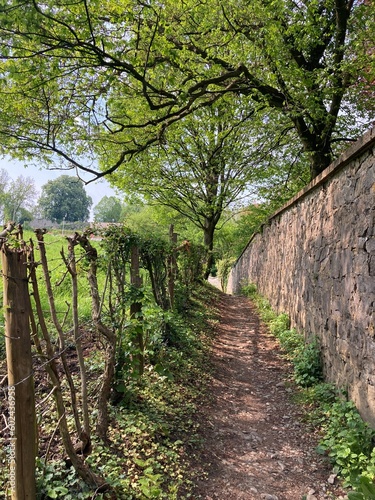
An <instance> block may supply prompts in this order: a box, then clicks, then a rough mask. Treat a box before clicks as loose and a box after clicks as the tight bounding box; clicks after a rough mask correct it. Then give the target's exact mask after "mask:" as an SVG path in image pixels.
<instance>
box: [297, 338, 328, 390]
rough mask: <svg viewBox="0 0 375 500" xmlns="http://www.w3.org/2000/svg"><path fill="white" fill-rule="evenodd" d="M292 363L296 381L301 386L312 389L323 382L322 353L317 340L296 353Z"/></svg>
mask: <svg viewBox="0 0 375 500" xmlns="http://www.w3.org/2000/svg"><path fill="white" fill-rule="evenodd" d="M296 335H298V334H297V333H296ZM292 363H293V366H294V380H295V382H296V384H298V385H299V386H301V387H310V386H312V385H315V384H317V383H319V382H320V381H321V380H323V368H322V360H321V352H320V348H319V344H318V340H317V339H316V338H314V339H313V340H312V341H311V342H310V343H308V344H306V345H305V346H304V347H303V348H302V349H301V348H300V349H297V350H296V351H295V355H294V356H293V360H292Z"/></svg>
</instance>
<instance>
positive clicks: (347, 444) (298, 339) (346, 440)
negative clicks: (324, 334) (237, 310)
mask: <svg viewBox="0 0 375 500" xmlns="http://www.w3.org/2000/svg"><path fill="white" fill-rule="evenodd" d="M242 293H243V294H244V295H247V296H249V297H251V299H252V300H253V301H254V303H255V305H256V307H257V309H258V312H259V314H260V316H261V318H262V320H263V321H264V322H265V323H266V324H267V325H268V327H269V329H270V332H271V333H272V334H273V335H274V336H275V337H276V338H277V339H278V340H279V342H280V346H281V348H282V349H283V351H284V354H285V356H286V357H287V358H288V360H289V361H290V362H291V364H292V365H293V368H294V372H293V382H294V384H295V386H296V388H297V391H296V393H295V399H296V401H297V402H299V403H301V404H302V405H303V406H304V408H305V410H306V411H305V419H306V420H307V421H308V422H309V423H310V424H311V425H312V426H313V427H314V429H315V430H316V431H317V432H318V434H319V435H320V436H321V437H320V442H319V446H318V448H317V452H318V453H321V454H323V455H325V456H327V457H328V458H329V460H330V462H331V464H332V467H333V472H334V473H336V474H337V475H338V476H339V477H340V478H341V479H342V481H343V484H344V486H345V487H347V488H354V491H349V492H348V498H349V499H350V500H375V483H374V481H375V447H374V443H375V430H374V429H372V428H370V426H369V425H368V424H367V423H366V422H364V421H363V420H362V418H361V416H360V414H359V413H358V410H357V408H356V407H355V405H354V403H353V402H352V401H348V400H347V397H346V395H345V394H344V393H343V391H340V390H339V389H337V388H336V387H334V386H333V385H332V384H328V383H325V382H324V381H323V370H322V362H321V355H320V348H319V342H318V339H317V338H316V337H314V336H312V337H311V338H310V341H309V342H307V343H306V341H305V338H304V336H303V335H301V334H300V333H298V332H297V331H296V330H294V329H290V326H289V323H290V321H289V317H288V316H287V315H286V314H276V313H275V312H274V311H273V310H272V308H271V306H270V304H269V302H268V301H267V300H266V299H265V298H264V297H262V296H261V295H259V294H258V293H257V290H256V286H255V285H254V284H249V285H245V286H244V287H243V289H242Z"/></svg>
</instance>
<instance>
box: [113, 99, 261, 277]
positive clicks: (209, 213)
mask: <svg viewBox="0 0 375 500" xmlns="http://www.w3.org/2000/svg"><path fill="white" fill-rule="evenodd" d="M228 100H229V99H228V98H227V99H225V100H222V101H221V102H220V103H219V104H216V105H212V106H211V107H209V108H202V109H201V110H198V111H197V112H196V114H195V115H194V116H189V117H187V118H186V119H185V120H184V121H183V122H181V123H177V124H175V125H174V126H171V127H170V128H169V129H168V131H166V132H165V136H164V141H163V143H162V144H159V145H158V146H151V147H150V148H149V149H148V151H147V154H146V152H145V153H144V154H143V155H139V156H137V157H136V158H135V159H134V160H133V161H131V162H129V163H128V164H127V165H126V166H123V167H120V168H119V169H118V171H117V172H116V173H114V174H113V176H112V182H113V183H115V185H116V186H117V187H119V188H121V189H123V190H124V191H125V192H127V193H129V192H130V193H134V194H136V193H138V194H140V195H142V196H144V197H145V198H146V199H148V200H150V201H152V202H157V203H159V204H161V205H165V206H167V207H170V208H172V209H174V210H175V211H176V212H178V213H180V214H182V215H183V216H184V217H186V218H188V219H189V220H190V221H191V222H192V223H193V224H194V225H195V226H197V227H199V228H200V230H201V231H202V232H203V237H204V238H203V239H204V245H205V247H206V249H207V268H206V272H205V274H206V278H207V277H208V275H209V273H210V269H211V267H212V265H213V246H214V233H215V230H216V228H217V227H218V224H219V222H220V221H221V220H222V216H223V213H224V212H225V210H226V209H227V208H228V207H229V206H230V205H233V204H234V203H235V202H236V201H238V199H239V197H240V196H244V191H245V190H246V188H247V187H248V185H249V183H250V182H251V181H254V180H255V178H256V175H255V172H256V169H257V167H258V165H257V163H258V162H259V158H258V155H257V154H256V153H257V147H256V145H257V141H256V139H255V138H254V137H253V134H254V130H255V129H256V124H255V123H254V121H252V120H251V117H252V116H253V114H254V110H253V109H250V110H246V109H240V108H239V107H238V106H237V107H235V106H233V105H230V104H229V105H226V104H227V103H228Z"/></svg>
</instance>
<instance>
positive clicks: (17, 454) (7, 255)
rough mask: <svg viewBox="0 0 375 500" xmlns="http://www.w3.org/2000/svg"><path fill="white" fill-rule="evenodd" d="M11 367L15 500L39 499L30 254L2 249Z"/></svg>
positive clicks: (10, 416) (13, 485)
mask: <svg viewBox="0 0 375 500" xmlns="http://www.w3.org/2000/svg"><path fill="white" fill-rule="evenodd" d="M1 261H2V269H3V284H4V300H3V303H4V316H5V335H6V337H5V346H6V355H7V365H8V386H9V428H10V435H11V436H10V438H11V459H10V483H11V498H12V500H35V498H36V484H35V457H36V452H37V446H36V419H35V398H34V380H33V375H32V357H31V336H30V323H29V304H30V301H29V291H28V284H27V251H26V249H25V248H23V249H13V248H9V247H8V246H7V245H6V244H3V245H2V246H1Z"/></svg>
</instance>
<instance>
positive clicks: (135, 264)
mask: <svg viewBox="0 0 375 500" xmlns="http://www.w3.org/2000/svg"><path fill="white" fill-rule="evenodd" d="M130 281H131V284H132V285H133V287H135V288H136V289H139V288H140V287H141V286H142V278H141V277H140V275H139V251H138V247H136V246H133V247H132V253H131V264H130ZM141 312H142V303H141V302H139V301H137V302H133V303H132V304H131V305H130V318H131V319H132V320H135V321H137V325H136V326H135V329H136V330H135V338H134V340H135V342H134V347H135V349H136V351H137V352H136V355H135V356H134V358H133V363H134V372H135V374H136V375H138V376H139V377H141V376H142V375H143V370H144V346H143V330H142V322H141V317H140V315H141Z"/></svg>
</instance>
